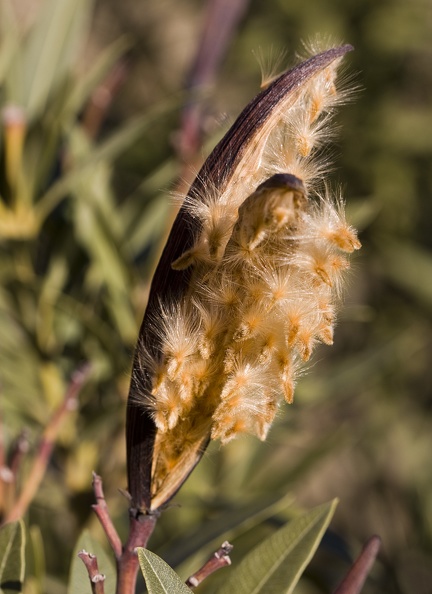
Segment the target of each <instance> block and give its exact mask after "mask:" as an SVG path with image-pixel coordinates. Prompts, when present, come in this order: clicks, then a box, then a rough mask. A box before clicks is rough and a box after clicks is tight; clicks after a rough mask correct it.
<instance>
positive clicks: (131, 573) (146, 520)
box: [116, 510, 158, 594]
mask: <svg viewBox="0 0 432 594" xmlns="http://www.w3.org/2000/svg"><path fill="white" fill-rule="evenodd" d="M157 518H158V515H146V514H142V513H138V514H135V513H134V514H133V513H132V510H130V524H129V537H128V540H127V543H126V544H125V546H124V549H123V553H122V555H121V557H120V559H119V560H118V561H117V589H116V594H134V593H135V584H136V579H137V574H138V567H139V563H138V556H137V554H136V550H135V549H136V548H137V547H146V546H147V542H148V540H149V538H150V536H151V534H152V532H153V530H154V528H155V526H156V521H157Z"/></svg>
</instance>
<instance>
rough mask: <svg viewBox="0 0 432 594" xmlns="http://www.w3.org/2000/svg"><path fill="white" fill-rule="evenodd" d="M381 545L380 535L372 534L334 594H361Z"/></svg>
mask: <svg viewBox="0 0 432 594" xmlns="http://www.w3.org/2000/svg"><path fill="white" fill-rule="evenodd" d="M380 547H381V539H380V537H379V536H371V538H370V539H369V540H368V541H367V543H366V544H365V546H364V547H363V549H362V552H361V553H360V555H359V556H358V557H357V559H356V560H355V561H354V563H353V565H352V566H351V568H350V569H349V571H348V573H347V574H346V576H345V577H344V579H343V580H342V582H341V583H340V584H339V586H338V587H337V588H336V590H335V591H334V592H333V594H359V592H361V589H362V587H363V585H364V583H365V581H366V578H367V576H368V574H369V571H370V569H371V567H372V565H373V563H374V561H375V559H376V556H377V555H378V552H379V550H380Z"/></svg>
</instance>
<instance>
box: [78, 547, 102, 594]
mask: <svg viewBox="0 0 432 594" xmlns="http://www.w3.org/2000/svg"><path fill="white" fill-rule="evenodd" d="M78 557H79V558H80V559H81V561H82V562H83V563H84V565H85V566H86V569H87V573H88V576H89V578H90V584H91V589H92V593H93V594H104V592H105V588H104V582H105V576H104V575H103V574H102V573H99V567H98V562H97V558H96V555H92V554H91V553H87V551H84V550H82V551H80V552H79V553H78Z"/></svg>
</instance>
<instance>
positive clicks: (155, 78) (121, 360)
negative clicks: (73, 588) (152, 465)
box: [0, 0, 432, 594]
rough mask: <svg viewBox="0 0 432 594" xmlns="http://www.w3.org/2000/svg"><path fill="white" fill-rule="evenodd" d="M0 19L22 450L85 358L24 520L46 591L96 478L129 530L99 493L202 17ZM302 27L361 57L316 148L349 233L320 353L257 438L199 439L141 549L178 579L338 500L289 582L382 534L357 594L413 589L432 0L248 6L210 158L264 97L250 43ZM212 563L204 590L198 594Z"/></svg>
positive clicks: (429, 328) (431, 213)
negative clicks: (330, 165) (200, 454)
mask: <svg viewBox="0 0 432 594" xmlns="http://www.w3.org/2000/svg"><path fill="white" fill-rule="evenodd" d="M39 5H42V11H41V12H38V10H39V9H40V6H39ZM0 7H1V11H2V12H1V15H0V103H1V106H2V114H3V124H2V134H1V137H0V151H1V168H0V197H1V201H0V333H1V338H0V381H1V415H2V419H3V421H2V422H3V425H2V431H3V433H4V439H5V442H6V444H7V445H10V444H11V443H12V442H13V440H14V438H16V436H17V435H18V434H19V432H20V431H21V430H22V429H23V428H24V427H25V428H27V431H28V432H29V439H30V442H31V444H34V443H36V442H37V438H38V436H39V435H40V433H41V431H42V429H43V427H44V426H45V423H46V420H47V418H49V416H50V414H51V413H52V411H53V410H54V409H55V408H56V407H57V406H58V405H59V403H60V401H61V399H62V397H63V395H64V392H65V389H66V385H67V383H68V380H69V377H70V374H71V373H72V371H73V370H74V369H76V368H77V366H78V365H79V364H80V362H82V361H89V362H90V363H91V364H92V376H91V380H90V382H89V383H88V384H87V385H86V387H85V389H84V391H83V392H82V394H81V397H80V408H79V411H77V412H75V413H73V414H72V415H71V416H70V417H69V420H68V422H67V424H66V426H64V428H63V430H62V434H61V438H60V441H59V443H58V446H57V448H56V450H55V452H54V456H53V459H52V462H51V465H50V467H49V470H48V473H47V475H46V477H45V480H44V482H43V484H42V486H41V488H40V490H39V493H38V496H37V498H36V500H35V501H34V502H33V504H32V506H31V508H30V511H29V514H28V522H27V524H28V525H29V526H33V532H32V535H33V536H32V538H31V539H30V540H31V541H32V542H40V538H39V540H38V536H37V534H36V533H37V532H38V531H39V532H40V534H42V535H43V539H42V540H43V546H44V550H45V553H44V554H45V561H44V563H45V564H46V571H47V576H46V578H44V580H45V581H44V588H43V590H40V591H45V592H47V593H48V594H50V593H54V592H55V593H56V594H57V593H59V594H62V593H63V592H66V582H67V574H68V571H69V565H70V560H71V554H72V550H73V547H74V545H75V542H76V540H77V538H78V535H79V534H80V532H81V530H82V529H83V528H84V527H86V528H89V529H90V530H91V532H92V534H94V535H95V537H99V540H100V542H102V543H104V540H103V536H102V535H101V532H100V529H99V527H98V526H97V524H96V522H95V520H94V518H93V517H92V516H91V509H90V505H91V503H92V494H91V488H90V480H91V471H92V470H93V469H95V470H97V471H98V473H99V474H101V475H102V476H103V478H104V484H105V491H106V495H107V498H108V501H109V505H110V509H111V512H112V515H113V517H114V518H115V521H116V524H117V526H118V529H119V531H120V533H121V534H122V535H123V536H124V535H125V534H126V531H127V523H126V509H127V501H126V500H125V499H123V498H122V497H121V496H119V494H118V493H117V490H118V489H119V488H124V487H125V484H126V479H125V471H124V464H125V451H124V450H125V448H124V443H123V442H124V436H123V431H124V411H125V398H126V394H127V387H128V372H129V368H130V361H131V356H132V352H133V346H134V341H135V337H136V335H137V330H138V326H139V324H140V321H141V318H142V314H143V310H144V307H145V298H146V293H147V287H148V283H149V280H150V275H151V270H152V267H153V265H154V262H155V258H156V257H157V254H158V253H159V250H160V241H161V237H162V236H163V234H164V232H165V228H166V225H167V222H166V221H167V220H169V217H170V215H169V212H170V198H169V193H168V190H169V189H170V190H172V189H173V188H174V187H175V182H176V177H177V175H178V173H179V171H180V165H181V164H180V163H179V162H178V159H176V156H175V151H174V149H173V142H172V139H173V133H174V132H175V131H176V130H177V129H178V127H179V119H178V108H180V107H181V98H180V95H179V92H180V91H181V90H182V87H183V84H184V80H185V78H186V75H187V72H188V69H189V68H190V65H191V62H192V60H193V58H194V52H195V50H196V46H197V41H198V37H199V34H200V27H201V24H202V18H203V12H204V8H205V6H204V3H200V2H197V1H196V0H194V1H193V0H185V1H184V2H182V3H176V2H174V1H173V0H160V1H159V0H158V1H156V0H148V2H146V3H139V2H136V1H135V0H125V1H124V2H122V3H118V2H115V1H114V0H100V1H99V2H96V3H95V4H94V5H93V4H92V3H91V2H89V1H87V2H84V1H80V2H77V0H73V1H72V0H65V1H64V2H62V3H60V2H57V1H56V0H47V1H46V2H36V0H34V1H30V0H27V1H25V0H19V1H17V0H16V1H15V2H13V3H12V2H11V1H8V0H1V1H0ZM60 7H61V8H60ZM32 22H35V23H36V25H35V26H32ZM317 33H318V34H321V35H322V36H323V37H329V36H330V37H333V38H334V39H335V40H336V41H344V42H349V43H352V44H353V45H354V46H355V49H356V51H355V52H354V53H353V54H350V57H349V58H348V60H347V62H348V66H347V71H348V76H349V77H351V73H352V72H354V73H355V83H356V84H358V85H359V86H360V87H361V90H360V91H359V92H358V93H357V96H356V99H355V101H354V102H353V103H351V104H350V105H349V106H347V107H344V108H342V110H341V113H340V114H339V116H338V123H339V125H340V131H339V136H338V140H337V142H336V149H332V150H333V151H334V153H335V158H334V161H335V166H336V168H335V171H334V172H333V173H332V174H331V177H332V178H333V180H334V181H335V182H340V183H342V184H343V186H344V188H345V197H346V200H347V207H348V212H349V215H350V220H351V221H352V222H353V223H354V224H355V225H357V226H358V227H359V228H360V230H361V234H360V239H361V241H362V243H363V249H362V250H361V252H360V254H359V255H358V257H356V260H355V262H354V264H353V271H352V275H351V282H350V287H349V291H348V293H347V295H346V300H345V307H344V309H343V311H342V312H341V316H340V322H339V326H338V328H337V329H336V336H335V345H334V346H333V347H332V348H331V349H329V348H327V347H323V348H322V350H320V352H319V354H318V356H317V357H315V363H314V365H313V367H312V368H311V370H310V372H309V374H308V375H307V376H306V377H304V378H302V380H301V381H300V382H299V385H298V387H297V391H296V403H295V404H294V405H293V406H292V407H290V408H287V407H285V408H284V409H283V410H282V411H281V414H280V418H279V421H278V423H277V425H276V426H275V427H274V428H273V430H272V432H271V434H270V437H269V439H268V441H267V442H266V443H265V444H261V443H258V442H256V441H255V440H253V439H248V438H245V439H243V440H239V441H238V442H234V443H232V444H230V445H229V446H227V447H225V448H224V449H219V448H218V446H217V445H213V446H212V447H211V448H210V450H209V452H208V454H207V455H206V456H205V458H204V459H203V461H202V462H201V463H200V465H199V466H198V467H197V469H196V471H194V473H193V475H192V477H191V479H190V480H189V481H188V482H187V483H186V485H185V486H184V488H183V489H182V491H181V492H180V494H179V496H178V497H177V499H176V501H178V502H179V503H180V504H181V506H182V507H181V509H177V508H175V507H174V508H172V509H169V510H167V511H166V512H165V513H164V514H163V515H162V518H161V520H160V523H159V525H158V528H157V531H156V533H155V535H154V537H153V539H152V541H151V542H150V546H151V549H152V550H153V551H155V552H157V553H158V554H160V555H162V556H163V558H164V559H166V560H167V561H168V562H169V563H170V564H171V565H172V566H174V567H176V569H177V570H178V571H179V572H180V574H181V575H182V576H184V577H187V575H188V574H189V573H190V572H191V571H193V570H195V569H196V568H197V567H198V566H199V564H200V562H201V561H202V560H203V559H204V558H205V557H206V556H207V555H208V553H209V551H210V550H211V549H212V547H213V548H214V544H215V543H216V546H219V544H220V542H222V540H223V539H224V538H225V537H227V535H228V536H229V538H230V539H232V540H233V542H234V544H235V549H234V553H233V555H232V558H233V563H234V565H235V564H236V563H238V562H239V560H240V559H241V558H242V556H243V555H244V553H245V551H247V550H250V548H251V547H252V545H253V544H255V543H257V542H260V541H261V540H262V539H263V537H264V536H266V535H268V534H270V533H271V531H273V530H274V529H275V527H277V526H279V525H280V524H281V523H282V522H284V521H286V519H288V518H289V517H290V516H291V515H292V514H293V513H294V511H295V510H296V509H297V508H303V507H309V506H311V505H315V504H319V503H322V502H323V501H327V500H329V499H331V498H333V497H336V496H337V497H339V499H340V505H339V508H338V511H337V513H336V516H335V519H334V521H333V523H332V530H333V532H332V533H330V534H328V535H327V537H326V538H325V539H324V543H323V546H322V547H321V550H320V552H319V553H318V555H317V557H316V559H315V560H314V562H313V563H312V565H311V566H310V568H309V570H308V572H307V574H306V577H305V579H303V580H302V581H301V583H300V584H299V586H298V587H297V589H296V592H298V594H317V593H320V592H328V591H331V588H332V587H333V586H334V584H335V582H336V581H337V580H338V579H339V577H340V575H341V573H342V572H343V571H345V570H346V568H347V566H348V563H349V559H348V557H347V554H348V553H347V552H348V551H350V552H352V553H353V554H355V553H356V552H357V551H358V549H359V546H360V544H361V543H362V542H363V541H364V540H366V538H367V537H368V536H370V535H371V534H373V533H378V534H380V536H381V537H382V539H383V555H382V559H381V562H380V563H379V564H378V565H377V566H376V567H375V570H374V572H373V575H372V578H371V580H370V583H369V585H368V586H367V588H366V589H365V593H366V594H374V593H378V592H386V593H387V592H388V593H389V594H408V593H411V592H416V594H427V593H428V592H430V584H431V583H432V566H431V563H430V556H431V553H432V503H431V502H432V498H431V497H430V493H431V491H432V470H431V466H430V451H431V448H432V432H431V430H430V428H431V422H432V366H431V365H430V361H431V359H432V222H431V221H432V192H431V189H432V168H431V166H430V165H431V156H432V136H431V134H430V130H431V124H432V121H431V120H432V110H431V109H432V108H431V105H432V70H431V68H430V61H431V58H432V5H431V4H430V2H428V1H427V0H410V2H402V0H385V1H383V2H379V3H377V2H372V1H363V0H349V1H345V2H342V1H340V0H319V1H318V0H309V2H300V1H299V0H289V1H288V0H270V1H268V2H258V1H252V2H251V3H250V6H249V9H248V11H247V13H246V15H245V18H244V20H243V22H242V25H241V27H240V30H239V31H238V32H237V34H236V36H235V37H234V39H233V40H232V44H231V46H230V49H229V52H228V55H227V58H226V60H225V62H224V64H223V66H222V68H221V71H220V72H219V73H218V77H217V83H216V85H215V87H214V88H212V89H211V90H210V94H209V100H208V101H207V119H206V129H207V130H208V146H209V147H211V146H212V145H213V144H214V142H215V141H214V137H216V136H217V135H219V134H220V124H221V121H222V120H223V118H222V116H221V114H225V113H227V114H228V117H227V118H225V119H229V120H232V119H233V118H234V117H235V116H236V115H237V113H238V112H239V111H240V109H241V108H242V107H243V106H244V105H245V104H246V103H247V101H248V100H249V99H250V98H251V97H252V96H253V95H254V94H255V93H256V91H257V89H258V86H259V81H260V73H259V66H258V65H257V63H256V60H255V58H254V55H253V52H254V51H256V50H257V49H258V48H262V51H263V52H264V53H266V52H269V51H270V48H273V51H276V53H277V52H278V51H280V50H283V49H286V50H287V55H293V54H294V53H295V52H296V51H297V50H298V49H299V48H301V41H302V40H305V39H308V38H310V37H314V36H315V35H316V34H317ZM126 54H127V63H126V64H127V65H126V77H125V80H124V82H123V84H122V86H121V87H120V90H118V91H117V93H116V95H115V97H114V101H113V103H112V104H111V106H110V109H109V110H108V112H107V113H104V114H103V115H104V120H103V124H102V126H101V127H100V128H99V130H98V132H97V134H91V133H90V132H89V127H88V121H89V120H88V118H87V117H86V115H87V116H88V113H89V111H88V110H89V105H91V103H92V100H93V99H94V97H95V95H94V93H95V91H96V90H97V89H99V88H100V87H101V85H103V83H104V81H105V80H106V77H107V76H108V75H109V73H110V72H111V71H112V69H113V68H115V65H117V64H118V63H119V61H121V60H122V59H123V56H125V55H126ZM288 65H289V64H288ZM12 107H13V108H14V109H11V108H12ZM20 134H21V136H20ZM24 470H25V469H24ZM287 493H288V495H287ZM289 493H291V495H289ZM283 497H285V499H283V500H282V503H278V502H279V501H280V500H281V498H283ZM293 499H295V502H296V503H295V505H294V506H292V505H291V507H289V502H291V503H292V500H293ZM36 527H37V528H36ZM252 529H253V530H252ZM39 532H38V533H39ZM32 539H33V540H32ZM33 550H38V547H37V546H36V547H33ZM33 556H35V555H34V554H33ZM36 557H37V555H36ZM39 566H40V563H39ZM224 571H229V570H223V571H221V572H220V575H218V574H216V575H215V577H214V580H213V579H212V578H211V579H209V580H208V584H207V587H206V591H211V588H212V587H213V583H214V584H215V585H217V583H218V582H220V580H223V579H224V575H223V572H224ZM41 579H42V578H41ZM215 587H216V586H215ZM35 588H36V586H35ZM32 591H35V592H36V591H38V590H36V589H35V590H32ZM200 591H204V589H203V588H201V590H200ZM29 592H30V589H29Z"/></svg>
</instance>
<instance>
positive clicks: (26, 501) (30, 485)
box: [5, 365, 90, 522]
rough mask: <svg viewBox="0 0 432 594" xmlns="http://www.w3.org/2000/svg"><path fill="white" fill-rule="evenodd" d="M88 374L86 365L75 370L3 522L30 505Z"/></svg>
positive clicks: (8, 520)
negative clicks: (21, 486) (27, 474)
mask: <svg viewBox="0 0 432 594" xmlns="http://www.w3.org/2000/svg"><path fill="white" fill-rule="evenodd" d="M89 372H90V367H89V366H88V365H86V366H84V367H82V368H81V369H78V370H76V371H75V372H74V373H73V375H72V379H71V381H70V384H69V387H68V389H67V391H66V394H65V397H64V400H63V402H62V404H61V405H60V406H59V408H58V409H57V410H56V411H55V413H54V415H53V416H52V418H51V419H50V421H49V422H48V425H47V426H46V427H45V431H44V432H43V435H42V439H41V441H40V443H39V447H38V450H37V453H36V457H35V459H34V462H33V465H32V468H31V470H30V474H29V476H28V478H27V479H26V481H25V485H24V488H23V490H22V491H21V493H20V495H19V497H18V499H17V500H16V502H15V504H14V505H13V507H12V509H11V510H10V511H9V513H8V514H7V516H6V518H5V522H13V521H15V520H18V519H19V518H21V517H22V516H23V515H24V513H25V511H26V510H27V508H28V506H29V505H30V503H31V501H32V499H33V497H34V496H35V494H36V491H37V490H38V488H39V485H40V483H41V481H42V479H43V477H44V475H45V472H46V468H47V466H48V462H49V459H50V457H51V453H52V451H53V448H54V444H55V440H56V439H57V435H58V433H59V431H60V428H61V425H62V422H63V420H64V419H65V417H66V416H67V415H68V414H69V412H71V411H72V410H75V408H76V406H77V399H78V394H79V392H80V390H81V388H82V386H83V384H84V382H85V381H86V379H87V377H88V375H89Z"/></svg>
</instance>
